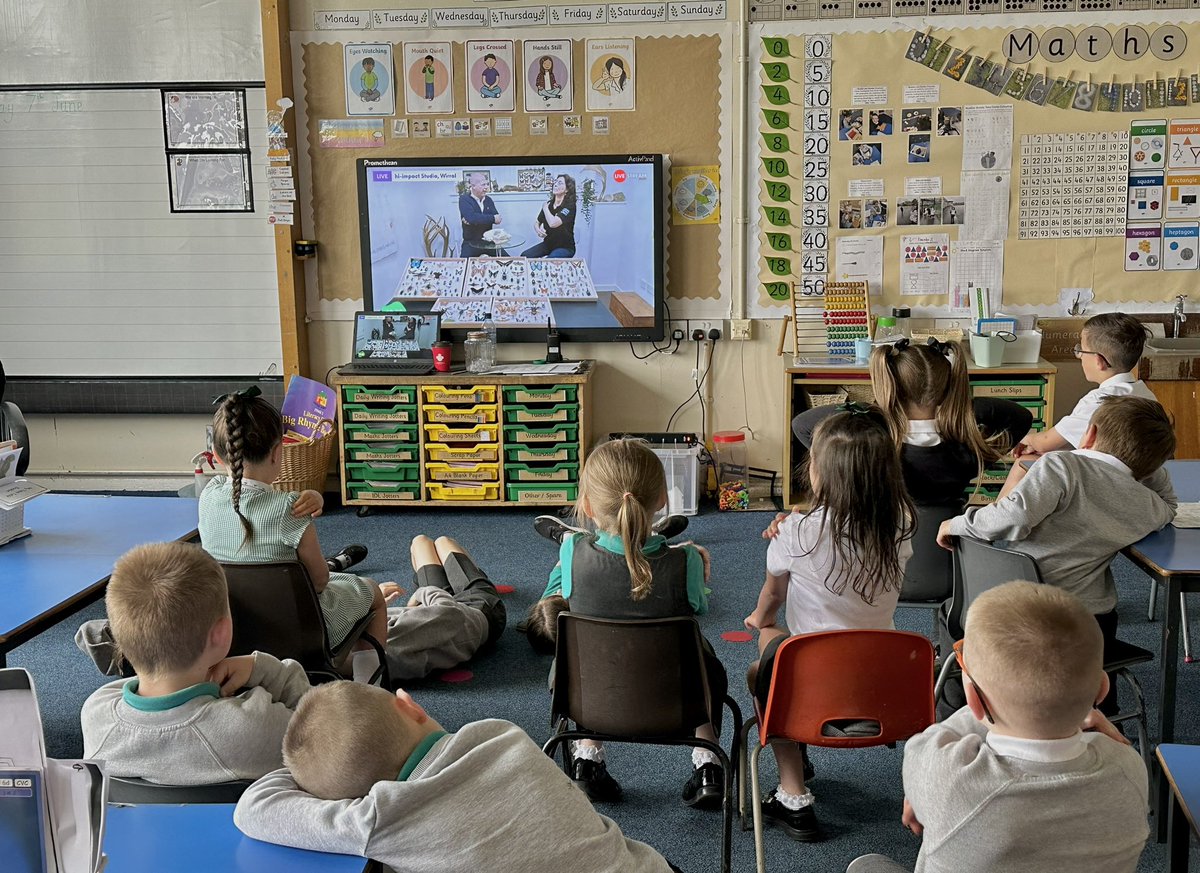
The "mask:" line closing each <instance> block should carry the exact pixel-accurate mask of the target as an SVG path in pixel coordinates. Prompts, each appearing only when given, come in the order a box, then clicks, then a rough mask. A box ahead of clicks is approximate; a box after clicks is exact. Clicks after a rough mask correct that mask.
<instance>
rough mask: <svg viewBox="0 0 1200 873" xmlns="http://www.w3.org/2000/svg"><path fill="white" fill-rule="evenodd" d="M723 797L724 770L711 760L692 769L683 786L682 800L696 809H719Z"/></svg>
mask: <svg viewBox="0 0 1200 873" xmlns="http://www.w3.org/2000/svg"><path fill="white" fill-rule="evenodd" d="M724 798H725V771H724V769H723V768H722V767H721V765H720V764H714V763H712V762H711V761H710V762H709V763H707V764H701V765H700V766H699V767H697V768H695V769H694V770H692V775H691V777H690V778H689V779H688V781H687V784H686V785H684V786H683V796H682V800H683V802H684V803H685V804H686V805H687V806H692V807H696V808H698V809H720V808H721V802H722V801H723V800H724Z"/></svg>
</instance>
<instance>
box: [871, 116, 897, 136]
mask: <svg viewBox="0 0 1200 873" xmlns="http://www.w3.org/2000/svg"><path fill="white" fill-rule="evenodd" d="M868 121H869V122H870V125H869V127H868V131H869V132H870V134H871V136H891V135H892V110H890V109H872V110H871V112H870V114H869V115H868Z"/></svg>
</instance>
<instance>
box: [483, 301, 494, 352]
mask: <svg viewBox="0 0 1200 873" xmlns="http://www.w3.org/2000/svg"><path fill="white" fill-rule="evenodd" d="M483 330H484V332H485V333H486V334H487V335H488V343H489V344H490V345H491V347H492V353H491V358H492V360H493V361H494V360H496V322H494V321H492V314H491V313H490V312H486V313H484V315H483Z"/></svg>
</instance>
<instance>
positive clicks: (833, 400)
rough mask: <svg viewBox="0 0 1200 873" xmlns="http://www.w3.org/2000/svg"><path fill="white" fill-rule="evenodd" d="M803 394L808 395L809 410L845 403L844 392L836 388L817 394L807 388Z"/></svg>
mask: <svg viewBox="0 0 1200 873" xmlns="http://www.w3.org/2000/svg"><path fill="white" fill-rule="evenodd" d="M805 393H807V394H808V405H809V408H811V409H816V408H817V407H818V406H840V405H841V404H843V403H845V402H846V392H845V391H844V390H842V389H841V388H837V387H834V388H833V389H832V390H831V391H828V392H817V391H814V390H813V389H812V388H809V389H806V392H805Z"/></svg>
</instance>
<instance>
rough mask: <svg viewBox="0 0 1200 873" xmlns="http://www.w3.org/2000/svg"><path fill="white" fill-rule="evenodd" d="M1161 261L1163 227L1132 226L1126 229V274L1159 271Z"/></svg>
mask: <svg viewBox="0 0 1200 873" xmlns="http://www.w3.org/2000/svg"><path fill="white" fill-rule="evenodd" d="M1161 260H1162V226H1161V225H1158V224H1131V225H1129V226H1128V227H1126V228H1125V272H1127V273H1137V272H1141V271H1144V270H1157V269H1159V267H1161V263H1160V261H1161Z"/></svg>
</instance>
